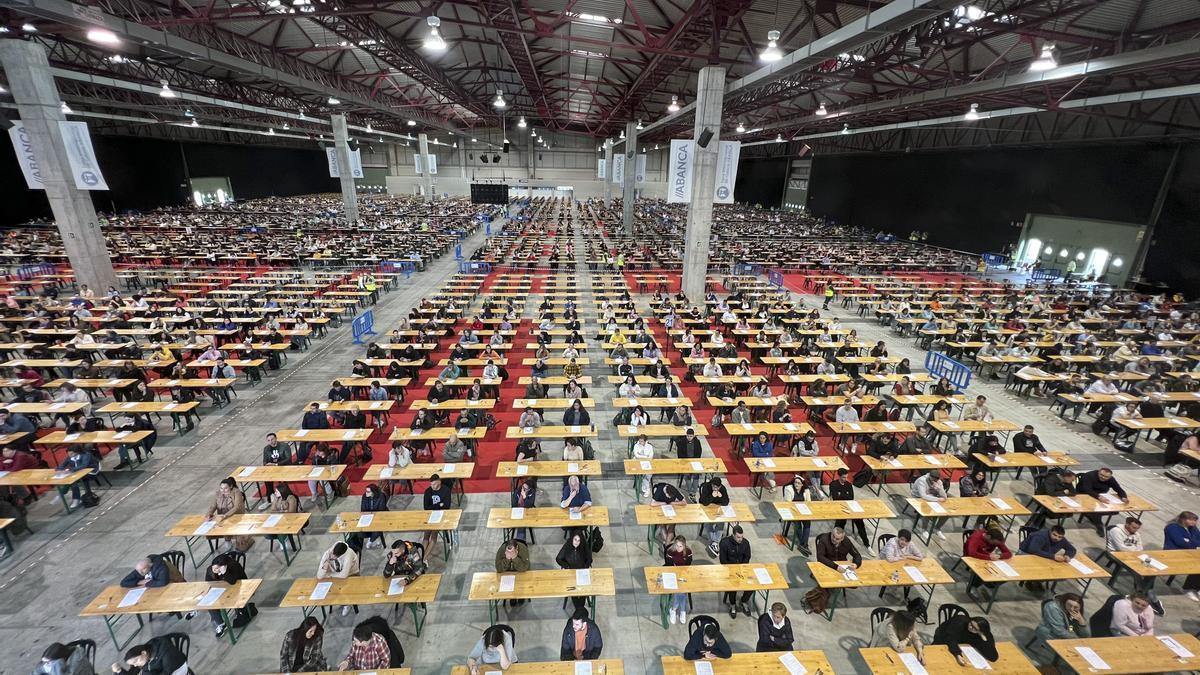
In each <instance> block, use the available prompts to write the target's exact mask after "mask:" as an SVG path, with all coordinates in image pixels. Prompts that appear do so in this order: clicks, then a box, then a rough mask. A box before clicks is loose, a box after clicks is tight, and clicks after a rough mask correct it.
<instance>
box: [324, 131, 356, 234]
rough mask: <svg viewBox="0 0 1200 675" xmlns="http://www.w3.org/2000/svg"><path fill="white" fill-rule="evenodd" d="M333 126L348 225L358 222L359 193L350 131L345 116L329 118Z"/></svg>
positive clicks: (334, 144) (339, 181)
mask: <svg viewBox="0 0 1200 675" xmlns="http://www.w3.org/2000/svg"><path fill="white" fill-rule="evenodd" d="M329 121H330V122H331V123H332V124H333V147H334V149H335V150H336V151H337V163H338V173H339V174H340V176H341V177H340V178H338V183H339V184H340V185H341V187H342V204H343V206H344V213H345V214H346V222H347V223H357V222H358V193H357V192H355V190H354V174H353V173H352V170H351V168H350V129H349V127H347V126H346V116H345V115H333V116H331V117H330V118H329Z"/></svg>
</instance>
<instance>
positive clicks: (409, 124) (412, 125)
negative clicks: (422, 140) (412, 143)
mask: <svg viewBox="0 0 1200 675" xmlns="http://www.w3.org/2000/svg"><path fill="white" fill-rule="evenodd" d="M408 126H410V127H415V126H417V122H416V120H409V121H408Z"/></svg>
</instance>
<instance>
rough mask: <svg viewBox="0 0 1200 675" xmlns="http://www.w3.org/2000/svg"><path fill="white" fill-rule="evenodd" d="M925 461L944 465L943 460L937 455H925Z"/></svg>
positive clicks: (935, 464)
mask: <svg viewBox="0 0 1200 675" xmlns="http://www.w3.org/2000/svg"><path fill="white" fill-rule="evenodd" d="M925 461H926V462H929V463H930V464H932V465H934V466H941V465H942V460H940V459H938V458H937V457H934V456H933V455H925Z"/></svg>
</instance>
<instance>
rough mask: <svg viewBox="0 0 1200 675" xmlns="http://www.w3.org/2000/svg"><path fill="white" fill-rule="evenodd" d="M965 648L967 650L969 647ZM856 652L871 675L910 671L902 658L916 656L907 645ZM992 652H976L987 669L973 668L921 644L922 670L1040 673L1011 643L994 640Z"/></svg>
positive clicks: (1012, 674)
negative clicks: (991, 656) (898, 648)
mask: <svg viewBox="0 0 1200 675" xmlns="http://www.w3.org/2000/svg"><path fill="white" fill-rule="evenodd" d="M966 649H970V647H967V648H966ZM966 649H964V650H963V654H964V657H965V656H966V654H967V652H966ZM858 653H859V654H860V655H861V656H862V658H863V661H864V662H865V663H866V665H867V668H869V669H870V672H871V673H872V674H873V675H897V674H898V673H903V674H907V673H910V672H912V671H910V670H909V669H908V666H907V665H906V663H905V661H908V660H915V659H916V654H915V653H914V652H913V650H912V649H911V648H910V649H908V650H906V651H905V652H904V655H903V656H901V655H900V654H897V653H896V652H895V650H893V649H892V648H891V647H860V648H859V650H858ZM976 654H978V652H976ZM996 654H997V655H998V656H999V657H1000V658H998V659H996V660H995V661H993V662H990V663H989V662H988V661H987V660H986V659H984V658H983V655H982V654H980V655H979V659H980V660H981V661H982V662H983V663H986V664H987V666H988V670H985V671H981V670H979V669H976V668H975V666H974V665H972V664H971V662H970V661H969V660H968V661H967V664H966V665H964V666H960V665H958V661H957V660H955V658H954V655H953V654H951V653H950V648H949V647H946V646H945V645H925V666H924V668H925V671H926V672H928V673H932V674H933V675H942V674H943V673H951V674H958V675H968V674H974V673H979V672H986V673H988V675H1037V674H1038V673H1039V672H1041V671H1039V670H1038V668H1037V666H1035V665H1034V664H1033V663H1032V662H1030V660H1029V657H1027V656H1025V654H1024V653H1023V652H1022V651H1021V648H1020V647H1018V646H1017V645H1016V644H1015V643H1012V642H997V643H996ZM1081 672H1086V671H1081Z"/></svg>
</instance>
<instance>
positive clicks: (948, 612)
mask: <svg viewBox="0 0 1200 675" xmlns="http://www.w3.org/2000/svg"><path fill="white" fill-rule="evenodd" d="M956 616H970V614H969V613H968V612H967V610H965V609H963V608H962V607H960V606H958V605H956V604H954V603H952V602H947V603H946V604H944V605H938V625H939V626H940V625H942V624H944V623H946V622H947V621H949V620H950V619H953V618H954V617H956Z"/></svg>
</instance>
